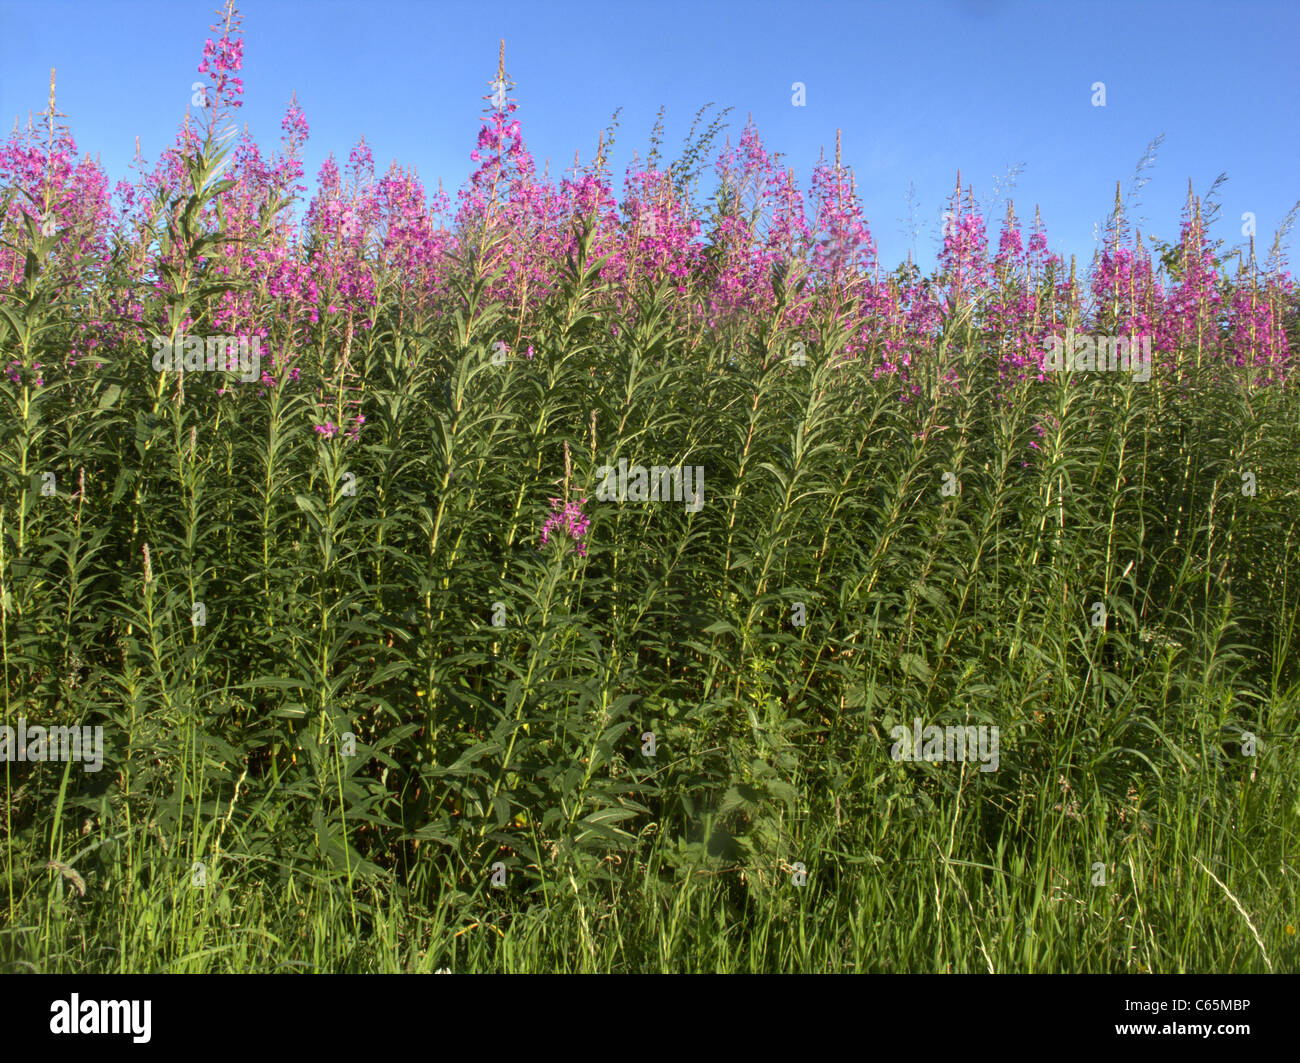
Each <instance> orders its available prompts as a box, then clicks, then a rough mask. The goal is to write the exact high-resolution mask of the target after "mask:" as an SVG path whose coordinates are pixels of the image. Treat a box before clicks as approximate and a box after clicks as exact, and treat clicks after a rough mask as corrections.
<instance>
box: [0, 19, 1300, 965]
mask: <svg viewBox="0 0 1300 1063" xmlns="http://www.w3.org/2000/svg"><path fill="white" fill-rule="evenodd" d="M217 30H218V33H217V39H216V40H215V41H209V42H208V46H207V48H206V49H205V52H204V62H203V65H202V66H201V67H200V73H202V74H204V75H206V76H207V77H208V79H209V81H210V83H211V84H210V85H209V86H208V88H207V89H206V91H205V92H204V93H202V94H200V95H201V97H202V99H201V101H199V102H201V103H202V107H201V109H200V112H199V115H198V116H197V117H196V118H195V119H194V120H187V122H186V124H185V127H184V128H183V129H182V131H181V133H180V135H179V136H178V139H177V143H176V146H175V148H174V149H172V150H171V151H169V152H168V153H166V154H165V155H164V157H163V158H162V159H161V160H160V161H159V163H158V164H157V166H156V167H154V168H153V169H152V170H151V171H149V172H147V173H144V174H142V176H141V177H140V179H139V180H138V181H137V182H136V183H135V184H128V183H126V182H123V183H121V184H120V185H119V186H118V187H117V189H116V195H117V206H116V207H115V206H114V205H113V196H111V195H110V193H109V191H108V181H107V178H106V177H105V175H104V174H103V173H102V171H101V170H100V169H99V167H98V166H97V165H96V164H95V163H94V162H93V161H92V160H90V159H88V158H86V157H84V156H80V155H79V154H78V152H77V149H76V146H75V144H74V142H73V141H72V138H71V136H70V135H69V134H68V133H67V131H66V130H64V129H63V128H62V127H61V126H60V125H59V124H58V122H57V118H58V117H59V116H58V114H57V111H56V110H55V106H54V99H53V88H51V100H50V106H49V109H48V112H47V113H46V115H45V116H43V117H44V121H43V124H42V125H41V126H39V127H37V128H36V129H35V130H28V131H25V132H18V131H16V132H15V134H14V135H13V137H11V138H10V140H9V141H8V143H7V144H6V145H5V147H4V149H3V153H2V154H0V206H2V207H3V212H2V218H3V226H4V228H3V239H4V245H3V247H2V248H0V356H2V357H3V359H4V364H5V366H6V369H7V373H6V375H5V376H4V377H0V403H2V404H3V413H2V414H0V599H2V603H3V608H2V609H0V654H2V658H0V666H2V668H3V691H4V716H5V724H6V726H12V727H15V728H16V727H17V726H18V721H19V719H20V718H22V719H24V720H25V721H26V725H27V726H29V727H30V726H33V725H42V726H55V725H68V726H71V725H86V726H102V728H103V733H104V736H105V739H104V740H105V747H104V761H103V766H102V769H101V770H99V771H89V770H85V766H84V765H82V764H79V763H75V762H72V761H67V762H58V761H54V760H49V761H44V762H41V761H37V762H35V763H33V762H31V761H18V760H10V761H8V762H6V763H5V764H4V766H3V767H4V784H5V816H4V822H3V827H2V828H0V829H3V831H4V845H3V865H2V867H0V875H3V889H4V893H3V897H0V913H2V916H0V918H2V920H3V925H2V926H0V969H4V970H42V971H44V970H63V971H142V970H143V971H152V970H169V971H232V970H233V971H245V970H259V971H272V970H294V969H300V970H310V971H339V970H366V971H369V970H403V971H405V970H415V971H428V970H436V969H443V968H446V969H450V970H452V971H456V972H462V971H487V970H539V971H550V970H564V971H568V970H593V971H625V970H637V971H639V970H710V971H711V970H756V971H786V970H789V971H794V970H834V971H930V970H933V971H986V970H992V971H1059V970H1090V971H1134V972H1136V971H1182V970H1214V971H1220V970H1223V971H1228V970H1231V971H1264V970H1286V969H1291V970H1294V969H1295V968H1296V966H1297V940H1296V937H1295V936H1294V927H1293V925H1292V924H1294V923H1296V922H1297V921H1298V920H1297V917H1298V916H1300V908H1298V903H1300V895H1298V892H1297V875H1296V870H1297V868H1296V853H1297V848H1296V846H1297V835H1298V831H1300V818H1298V817H1300V790H1298V782H1300V756H1298V755H1297V744H1296V739H1295V735H1296V727H1297V722H1298V709H1300V667H1298V665H1300V655H1298V654H1297V637H1298V635H1300V632H1298V630H1297V623H1298V622H1300V544H1297V535H1298V534H1300V464H1298V463H1297V460H1296V455H1297V454H1300V392H1298V391H1297V374H1296V372H1295V368H1296V362H1295V351H1296V350H1297V346H1296V345H1297V342H1298V341H1300V336H1297V334H1296V326H1297V299H1296V294H1295V288H1294V285H1293V284H1292V282H1291V280H1290V278H1289V276H1288V275H1287V273H1286V272H1285V269H1284V262H1283V261H1282V255H1281V246H1282V238H1281V234H1280V235H1279V238H1278V240H1277V241H1275V243H1274V246H1273V254H1272V256H1271V258H1270V260H1269V262H1268V263H1267V264H1266V265H1265V266H1263V267H1261V266H1260V265H1259V264H1258V263H1257V262H1256V259H1255V255H1254V248H1253V241H1252V244H1251V249H1250V253H1249V255H1248V256H1244V257H1243V258H1240V259H1238V260H1236V261H1229V260H1228V259H1226V258H1225V257H1224V256H1223V255H1222V254H1220V253H1219V252H1220V247H1221V244H1219V243H1215V242H1214V241H1212V240H1211V238H1210V236H1209V221H1210V217H1211V214H1212V210H1211V209H1210V208H1208V207H1206V206H1204V205H1202V203H1201V202H1200V201H1198V200H1197V199H1195V198H1194V197H1193V196H1191V195H1190V194H1189V201H1188V209H1187V213H1186V215H1185V217H1184V219H1183V225H1182V230H1181V233H1180V237H1179V239H1178V240H1177V241H1173V242H1170V243H1169V244H1167V245H1164V244H1156V246H1155V247H1154V249H1148V248H1147V247H1145V246H1144V243H1143V240H1142V238H1141V236H1140V235H1139V236H1134V235H1132V234H1130V232H1129V227H1128V225H1127V222H1126V218H1125V210H1124V203H1123V200H1122V198H1117V200H1116V209H1115V211H1114V213H1113V214H1112V216H1111V219H1110V224H1109V229H1108V232H1107V234H1106V237H1105V242H1104V248H1103V250H1102V252H1101V253H1100V254H1099V255H1098V257H1097V259H1096V261H1095V262H1093V263H1092V264H1091V266H1090V268H1089V269H1088V270H1086V271H1083V270H1076V268H1075V266H1074V264H1073V263H1070V264H1067V263H1065V262H1063V261H1062V260H1061V259H1060V258H1059V257H1058V256H1056V255H1054V254H1052V253H1051V252H1050V250H1049V249H1048V246H1047V241H1046V238H1045V235H1044V230H1043V227H1042V225H1041V224H1040V223H1039V222H1038V221H1037V220H1036V221H1035V224H1034V226H1033V228H1032V230H1031V231H1030V233H1029V234H1028V236H1027V239H1026V238H1025V236H1023V235H1022V232H1021V228H1020V225H1019V223H1018V221H1017V219H1016V217H1015V215H1014V213H1013V211H1012V210H1011V209H1010V207H1008V211H1007V216H1006V218H1005V220H1004V221H1003V224H1002V229H1001V234H1000V239H999V241H998V247H997V249H996V250H995V251H993V250H991V249H990V248H989V247H988V241H987V238H986V234H985V222H984V219H983V217H982V216H981V213H980V211H979V209H978V208H977V206H976V204H975V201H974V199H973V197H972V196H971V194H970V192H969V189H964V188H962V187H961V184H960V182H959V183H958V187H957V189H956V191H955V193H954V196H953V198H952V201H951V204H950V209H949V212H948V215H947V221H946V224H945V232H944V249H943V254H942V257H941V261H940V266H939V268H938V269H937V270H936V271H935V272H934V273H933V274H932V275H930V276H928V277H927V276H922V275H921V273H920V271H919V270H918V269H916V268H915V267H914V266H912V265H910V264H909V265H907V266H903V267H900V268H899V269H898V270H896V271H894V272H892V273H882V272H881V270H880V269H879V267H878V264H877V262H876V260H875V255H874V250H873V244H872V241H871V237H870V233H869V231H868V229H867V226H866V224H865V222H864V221H863V219H862V209H861V204H860V203H859V201H858V198H857V196H856V193H855V190H854V184H853V179H852V175H851V172H850V171H849V170H848V168H847V167H845V166H842V165H841V163H840V160H839V157H838V153H837V157H836V161H835V162H834V164H832V163H829V162H823V163H822V164H821V165H819V167H818V168H817V170H816V172H815V176H814V180H813V185H812V188H811V189H810V190H809V192H808V193H807V195H805V194H804V193H803V192H801V191H800V190H799V189H798V188H797V187H796V185H795V183H794V179H793V176H792V175H791V174H790V173H789V172H786V171H783V170H782V168H781V167H780V166H779V165H778V163H777V160H776V159H775V158H774V157H772V156H771V155H769V154H768V153H767V151H766V150H765V149H764V148H763V146H762V144H761V142H760V141H759V138H758V136H757V133H756V132H755V130H754V129H753V128H747V129H746V130H745V131H744V134H743V135H742V137H741V138H740V142H739V146H738V147H734V148H733V147H731V146H730V145H729V144H728V145H727V146H726V147H724V148H723V149H722V150H721V152H720V154H719V155H718V156H717V158H718V163H717V166H716V174H717V177H718V192H717V195H716V197H715V198H714V200H713V201H712V202H710V203H705V204H700V203H697V202H696V199H695V197H696V196H697V194H698V193H697V191H696V190H697V187H698V184H697V182H698V178H699V176H700V173H701V170H702V166H703V162H702V160H703V159H705V158H706V157H707V156H709V155H712V153H714V152H716V151H717V150H718V148H717V141H718V140H719V139H720V137H721V135H722V132H721V130H722V126H721V122H720V119H717V120H714V121H712V122H711V123H704V118H703V117H701V122H702V123H704V125H705V128H704V129H703V130H702V132H700V133H699V135H698V136H694V135H693V136H692V138H691V139H690V141H689V143H688V146H687V150H686V151H685V152H684V154H683V156H682V158H681V159H679V160H678V161H677V162H674V163H672V164H665V163H662V161H661V159H660V156H659V137H658V135H657V134H656V137H655V145H654V150H653V151H652V152H651V153H650V155H649V156H648V158H647V159H646V160H645V162H644V163H637V164H636V165H635V166H634V167H633V169H632V171H631V172H630V173H629V174H628V176H627V180H626V184H625V192H624V196H623V199H622V201H621V202H620V201H618V200H616V198H615V197H614V195H613V192H612V190H611V181H610V177H609V174H608V167H607V165H606V163H605V159H604V151H605V150H607V148H606V141H605V140H604V139H602V141H601V150H600V151H599V152H598V154H597V157H596V158H595V159H594V160H592V162H591V163H590V164H588V165H587V166H586V167H585V168H583V167H581V166H576V167H575V171H574V173H573V175H572V176H571V177H566V178H564V179H562V180H561V181H560V182H559V183H558V184H556V183H552V182H551V181H550V179H549V178H546V177H539V176H538V175H537V174H536V172H535V169H534V166H533V163H532V160H531V158H530V157H529V156H528V153H527V151H526V150H525V148H524V145H523V140H522V135H521V130H520V127H519V123H518V120H517V118H516V117H515V107H516V104H515V102H514V101H513V99H510V98H508V97H507V96H506V92H507V90H508V89H509V88H510V85H509V82H508V79H507V76H506V74H505V69H504V62H503V63H502V65H501V66H500V68H499V83H498V90H497V92H496V93H495V94H494V97H493V98H490V99H489V101H488V106H487V109H486V114H485V118H484V120H483V125H482V129H481V131H480V134H479V139H478V145H477V148H476V150H475V152H474V153H473V155H472V159H473V161H474V162H475V163H476V164H477V169H476V171H475V173H474V175H473V177H472V178H471V180H470V181H469V183H468V184H467V185H466V187H465V189H464V191H463V192H462V193H461V194H460V197H459V202H458V204H457V207H456V209H455V211H454V212H452V211H451V210H450V208H449V204H448V203H447V202H446V201H445V200H441V199H439V198H438V197H434V198H433V199H432V200H431V199H429V198H428V197H426V195H425V193H424V190H423V188H422V186H421V184H420V182H419V181H418V179H417V178H416V177H415V176H414V175H413V174H411V173H407V172H404V171H401V170H399V169H397V168H396V167H394V168H393V169H391V170H390V171H389V172H388V173H387V174H386V175H385V176H383V177H382V178H379V179H376V178H375V176H374V174H373V170H372V164H371V159H370V155H369V151H368V149H367V148H366V147H365V145H364V143H363V144H362V145H359V146H358V148H357V149H356V150H354V151H353V152H352V155H351V158H350V161H349V165H348V166H347V168H346V175H340V173H339V170H338V168H337V167H336V166H334V165H333V163H332V162H331V163H329V164H327V166H326V167H325V169H324V170H323V171H322V172H321V175H320V179H319V190H318V192H317V193H316V195H315V197H314V198H313V199H312V201H311V202H310V205H309V209H308V210H307V213H306V216H305V219H304V221H303V224H301V225H298V224H296V223H295V222H294V221H293V220H292V206H293V203H294V201H295V199H296V197H297V194H298V193H299V192H300V191H303V188H302V186H300V185H296V184H295V182H296V181H297V180H298V179H299V178H300V177H301V173H302V168H301V165H300V164H299V162H298V158H299V152H300V149H301V145H302V142H303V140H304V139H305V137H306V135H307V128H306V122H305V120H304V117H303V115H302V113H301V111H300V110H299V109H298V108H297V107H296V105H295V106H293V107H291V108H290V111H289V113H288V115H287V116H286V118H285V141H284V145H283V147H282V149H281V150H280V151H279V152H275V153H272V154H271V155H270V156H269V157H266V158H264V157H263V154H262V152H261V151H260V150H259V148H258V146H257V145H256V144H255V143H253V142H252V141H251V140H250V139H249V138H248V137H247V136H245V137H243V138H242V139H239V140H237V141H231V140H229V139H227V137H226V136H225V135H223V134H222V132H221V129H222V128H223V123H224V122H225V120H226V119H227V118H228V117H229V116H230V114H231V113H232V112H233V110H234V109H235V108H236V107H237V106H238V105H239V102H240V101H239V95H240V93H241V92H242V86H241V85H240V84H239V82H238V78H237V77H236V76H235V75H236V73H237V72H238V70H239V69H240V65H241V62H242V39H241V38H240V36H239V31H238V17H237V15H235V13H234V12H233V10H232V9H229V8H228V9H227V17H226V20H225V22H224V23H223V24H222V25H221V26H219V27H217ZM697 128H698V127H697ZM611 136H612V130H611ZM805 208H806V209H805ZM1069 332H1074V333H1077V334H1081V335H1082V334H1087V335H1089V336H1112V335H1123V336H1126V337H1132V338H1133V339H1134V340H1135V342H1136V341H1142V340H1145V341H1146V342H1147V343H1148V344H1149V347H1150V349H1151V350H1152V351H1153V366H1152V371H1151V376H1150V379H1149V380H1146V381H1140V380H1138V379H1136V378H1135V375H1134V374H1132V373H1129V374H1126V373H1123V372H1101V371H1096V372H1089V371H1084V370H1079V371H1072V372H1051V371H1048V370H1046V369H1045V358H1046V352H1047V351H1048V349H1049V347H1050V341H1051V337H1053V336H1056V337H1065V336H1066V335H1067V333H1069ZM217 337H221V338H223V339H222V343H224V338H226V337H230V338H233V340H234V341H235V342H236V343H237V342H238V341H239V340H241V339H242V341H243V344H244V346H243V348H242V350H241V353H242V354H243V355H244V356H245V358H246V359H247V357H248V355H249V354H250V353H259V354H260V362H258V363H257V364H256V365H255V367H254V368H255V371H254V372H251V373H250V372H248V371H247V370H248V367H249V363H248V362H247V360H246V361H245V362H244V363H243V364H242V365H240V366H238V367H236V368H235V369H234V370H232V369H230V367H227V370H226V371H221V369H220V368H218V369H216V370H214V371H208V370H207V368H206V366H204V365H203V364H202V362H199V361H194V360H193V359H196V358H199V357H200V356H202V357H203V358H204V359H206V355H207V354H209V353H212V351H213V349H214V348H213V346H212V345H211V344H210V342H209V341H211V340H213V339H214V338H217ZM196 338H197V340H196ZM187 341H190V346H189V347H187V346H186V344H187ZM217 346H218V347H219V346H221V344H218V345H217ZM172 349H174V350H177V351H180V352H182V354H183V355H187V356H188V355H192V359H191V360H190V362H189V367H188V368H189V371H184V368H185V367H184V364H183V363H184V362H185V357H182V365H181V366H180V368H181V369H182V371H173V369H172V366H171V364H170V363H168V362H164V363H162V364H163V365H164V368H162V369H161V370H159V369H158V368H157V363H156V362H155V357H156V356H157V355H158V353H159V351H160V350H162V351H166V350H172ZM232 349H240V348H238V347H236V348H232ZM1102 361H1103V364H1104V358H1103V360H1102ZM620 460H625V461H626V462H627V463H628V464H629V465H638V464H639V465H641V466H645V467H647V468H650V467H652V466H660V467H676V466H691V467H693V468H697V469H702V470H703V481H702V485H701V483H700V481H699V480H698V478H697V480H696V486H697V487H700V486H702V491H701V494H700V496H699V498H698V500H699V502H700V503H701V504H700V505H697V506H696V505H691V504H690V503H689V499H687V500H685V501H682V500H679V501H674V502H661V503H654V502H647V503H638V502H635V501H623V502H618V501H602V500H599V499H598V498H597V492H598V488H599V487H600V476H601V475H602V474H601V473H600V470H601V468H602V467H603V466H615V467H617V466H618V464H619V462H620ZM49 474H52V476H51V475H49ZM1099 605H1100V608H1098V606H1099ZM916 719H920V720H922V721H924V722H925V723H926V724H937V725H939V726H944V725H952V724H971V725H976V726H978V725H983V726H988V727H996V728H998V731H999V734H1000V759H999V762H998V765H997V770H995V771H981V770H980V765H979V764H978V763H972V762H971V761H969V760H968V761H966V762H948V761H938V762H927V761H913V762H907V761H899V760H895V759H893V758H892V757H891V744H892V742H891V738H890V732H891V730H892V729H893V728H894V727H896V726H899V725H901V726H904V727H907V728H910V727H911V726H912V723H913V721H914V720H916ZM651 752H652V753H653V755H651ZM1252 752H1253V753H1254V755H1250V754H1251V753H1252ZM494 878H495V880H496V881H495V884H494V881H493V880H494Z"/></svg>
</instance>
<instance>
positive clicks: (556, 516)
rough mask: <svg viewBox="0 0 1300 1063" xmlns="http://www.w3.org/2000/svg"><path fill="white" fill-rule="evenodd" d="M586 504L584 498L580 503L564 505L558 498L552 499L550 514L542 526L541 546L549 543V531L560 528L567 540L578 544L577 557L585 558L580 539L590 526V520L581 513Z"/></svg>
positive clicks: (584, 548) (585, 550)
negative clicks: (565, 534)
mask: <svg viewBox="0 0 1300 1063" xmlns="http://www.w3.org/2000/svg"><path fill="white" fill-rule="evenodd" d="M586 503H587V500H586V499H585V498H584V499H582V501H580V502H570V503H569V504H568V505H564V504H563V503H562V502H561V501H560V500H559V499H558V498H552V499H551V514H550V516H549V517H547V518H546V523H545V524H544V525H542V546H543V547H544V546H545V545H546V544H547V543H548V542H550V541H551V531H552V530H553V529H556V528H561V526H562V527H563V531H564V532H565V533H567V534H568V536H569V538H570V539H572V540H573V541H574V542H575V543H577V544H578V545H577V551H578V556H579V557H586V556H587V544H586V543H584V542H583V541H582V539H583V536H585V535H586V534H587V528H589V527H590V526H591V518H590V517H588V516H587V515H586V514H584V513H583V512H582V507H583V506H584V505H586ZM539 549H540V547H539Z"/></svg>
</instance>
